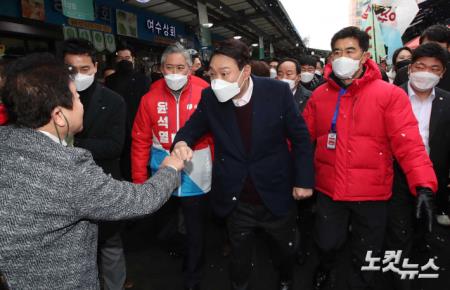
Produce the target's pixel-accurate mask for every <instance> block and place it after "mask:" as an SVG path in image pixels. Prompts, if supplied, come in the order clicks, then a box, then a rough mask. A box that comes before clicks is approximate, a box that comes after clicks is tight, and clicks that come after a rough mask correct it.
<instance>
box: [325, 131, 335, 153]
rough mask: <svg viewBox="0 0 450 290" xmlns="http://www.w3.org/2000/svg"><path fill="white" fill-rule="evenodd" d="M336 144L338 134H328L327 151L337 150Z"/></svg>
mask: <svg viewBox="0 0 450 290" xmlns="http://www.w3.org/2000/svg"><path fill="white" fill-rule="evenodd" d="M336 142H337V134H336V133H333V132H330V133H328V139H327V149H330V150H334V149H336Z"/></svg>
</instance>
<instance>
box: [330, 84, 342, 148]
mask: <svg viewBox="0 0 450 290" xmlns="http://www.w3.org/2000/svg"><path fill="white" fill-rule="evenodd" d="M345 91H346V90H345V89H341V90H340V91H339V94H338V99H337V103H336V109H335V110H334V114H333V119H332V120H331V130H330V133H328V137H327V149H329V150H336V144H337V133H336V123H337V117H338V115H339V106H340V104H341V97H342V95H344V94H345Z"/></svg>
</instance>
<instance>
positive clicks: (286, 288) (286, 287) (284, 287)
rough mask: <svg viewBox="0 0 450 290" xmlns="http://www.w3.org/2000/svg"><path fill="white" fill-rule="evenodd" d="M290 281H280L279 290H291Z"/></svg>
mask: <svg viewBox="0 0 450 290" xmlns="http://www.w3.org/2000/svg"><path fill="white" fill-rule="evenodd" d="M292 289H294V288H293V287H292V281H281V282H280V290H292Z"/></svg>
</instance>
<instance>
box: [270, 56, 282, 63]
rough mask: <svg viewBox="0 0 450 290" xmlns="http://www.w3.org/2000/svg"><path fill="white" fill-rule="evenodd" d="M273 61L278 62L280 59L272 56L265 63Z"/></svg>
mask: <svg viewBox="0 0 450 290" xmlns="http://www.w3.org/2000/svg"><path fill="white" fill-rule="evenodd" d="M273 61H275V62H280V59H279V58H276V57H274V58H272V59H270V60H269V61H268V62H267V63H268V64H270V63H271V62H273Z"/></svg>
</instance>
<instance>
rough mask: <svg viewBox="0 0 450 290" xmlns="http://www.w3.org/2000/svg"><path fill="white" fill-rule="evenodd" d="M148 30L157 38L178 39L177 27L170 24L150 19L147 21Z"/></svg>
mask: <svg viewBox="0 0 450 290" xmlns="http://www.w3.org/2000/svg"><path fill="white" fill-rule="evenodd" d="M146 24H147V29H148V30H150V31H151V32H152V33H153V34H155V35H157V36H164V37H172V38H176V36H177V31H176V27H175V26H173V25H170V24H168V23H165V22H162V21H159V20H156V19H151V18H148V19H147V21H146Z"/></svg>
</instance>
